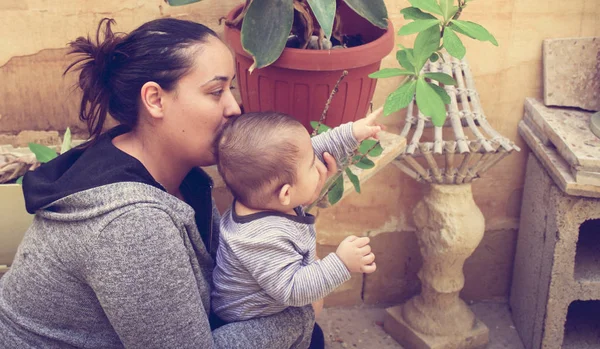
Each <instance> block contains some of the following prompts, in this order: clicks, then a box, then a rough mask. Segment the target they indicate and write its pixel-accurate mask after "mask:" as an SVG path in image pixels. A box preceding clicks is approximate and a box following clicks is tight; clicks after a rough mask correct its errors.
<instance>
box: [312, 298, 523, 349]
mask: <svg viewBox="0 0 600 349" xmlns="http://www.w3.org/2000/svg"><path fill="white" fill-rule="evenodd" d="M471 309H472V310H473V312H475V314H476V315H477V317H478V318H479V319H480V320H482V321H483V322H484V323H485V324H486V325H487V326H488V327H489V329H490V345H489V346H488V349H523V344H522V343H521V340H520V339H519V335H518V334H517V331H516V329H515V327H514V325H513V323H512V320H511V317H510V313H509V310H508V306H507V305H506V304H500V303H478V304H474V305H472V306H471ZM383 317H384V309H383V308H373V307H366V306H360V307H353V308H327V309H324V310H323V313H322V314H321V318H320V319H319V320H318V322H319V324H320V325H321V327H322V328H323V332H325V341H326V345H325V347H326V348H327V349H338V348H351V349H403V348H402V347H401V346H400V345H399V344H398V343H397V342H396V341H395V340H394V339H393V338H391V337H390V336H389V335H388V334H387V333H385V331H384V330H383V328H382V326H383ZM404 349H410V348H404Z"/></svg>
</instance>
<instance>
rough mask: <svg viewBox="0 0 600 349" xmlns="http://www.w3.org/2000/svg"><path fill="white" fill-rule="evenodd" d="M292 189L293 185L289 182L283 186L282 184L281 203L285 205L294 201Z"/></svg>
mask: <svg viewBox="0 0 600 349" xmlns="http://www.w3.org/2000/svg"><path fill="white" fill-rule="evenodd" d="M291 189H292V187H291V186H290V185H289V184H284V185H283V186H281V189H279V197H278V198H279V203H280V204H281V205H283V206H288V205H289V204H290V202H291V201H292V193H291Z"/></svg>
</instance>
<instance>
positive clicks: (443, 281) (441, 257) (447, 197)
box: [384, 183, 489, 349]
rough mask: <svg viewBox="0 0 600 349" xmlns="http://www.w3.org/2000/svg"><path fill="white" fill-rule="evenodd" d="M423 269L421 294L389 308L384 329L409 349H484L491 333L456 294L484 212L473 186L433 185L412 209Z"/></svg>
mask: <svg viewBox="0 0 600 349" xmlns="http://www.w3.org/2000/svg"><path fill="white" fill-rule="evenodd" d="M414 218H415V224H416V226H417V229H418V232H417V239H418V241H419V247H420V250H421V255H422V256H423V267H422V268H421V270H420V271H419V274H418V275H419V279H420V280H421V293H420V294H419V295H417V296H415V297H413V298H411V299H410V300H409V301H407V302H406V303H404V304H402V305H400V306H396V307H392V308H388V309H387V314H386V318H385V321H384V328H385V330H386V331H387V332H388V333H389V334H390V335H391V336H392V337H394V339H395V340H397V341H398V342H399V343H400V344H402V345H403V346H404V347H406V348H407V349H471V348H483V347H485V345H486V344H487V343H488V341H489V336H488V334H489V330H488V328H487V327H486V326H485V324H483V323H482V322H481V321H479V320H477V318H476V317H475V314H473V312H472V311H471V310H470V309H469V307H468V306H467V305H466V304H465V302H464V301H463V300H462V299H460V298H459V296H458V294H459V292H460V290H461V289H462V288H463V286H464V282H465V278H464V274H463V265H464V262H465V260H466V259H467V258H468V257H469V256H470V255H471V254H472V253H473V251H475V248H476V247H477V245H479V243H480V242H481V239H482V237H483V232H484V228H485V221H484V218H483V214H482V213H481V211H480V210H479V207H477V205H476V204H475V201H473V194H472V192H471V184H470V183H468V184H460V185H438V184H432V185H430V187H429V190H428V192H427V194H425V196H424V197H423V199H422V200H421V201H420V202H419V203H418V204H417V206H416V208H415V210H414Z"/></svg>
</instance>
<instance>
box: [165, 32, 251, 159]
mask: <svg viewBox="0 0 600 349" xmlns="http://www.w3.org/2000/svg"><path fill="white" fill-rule="evenodd" d="M194 55H195V62H194V66H193V68H192V70H191V71H190V72H189V73H188V74H186V75H185V76H183V77H182V78H181V79H180V80H179V81H178V82H177V86H176V88H175V89H174V90H173V91H170V92H167V94H166V96H165V98H166V100H165V102H166V103H165V104H164V108H165V109H164V113H165V121H166V123H165V124H166V125H165V126H166V127H167V129H168V134H169V136H168V138H169V143H170V144H171V147H172V150H173V154H174V155H175V156H177V157H180V158H181V160H182V163H185V164H186V165H189V166H209V165H214V164H215V157H214V154H213V141H214V137H215V134H216V131H217V129H218V128H219V127H220V126H221V125H222V124H223V123H224V122H225V120H226V119H227V118H228V117H231V116H234V115H238V114H240V107H239V105H238V103H237V101H236V100H235V98H234V96H233V94H232V93H231V90H232V89H233V86H232V83H233V79H234V78H235V68H234V59H233V56H232V54H231V52H230V51H229V49H228V48H227V47H226V46H225V44H223V43H222V42H221V41H220V40H219V39H217V38H215V37H212V36H210V37H209V39H208V41H207V42H206V43H204V44H202V46H201V48H200V49H199V50H197V51H195V53H194Z"/></svg>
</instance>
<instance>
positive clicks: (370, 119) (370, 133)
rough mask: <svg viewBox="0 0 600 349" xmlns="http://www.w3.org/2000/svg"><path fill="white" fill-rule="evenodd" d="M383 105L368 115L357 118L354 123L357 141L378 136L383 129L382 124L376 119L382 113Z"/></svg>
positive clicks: (353, 131)
mask: <svg viewBox="0 0 600 349" xmlns="http://www.w3.org/2000/svg"><path fill="white" fill-rule="evenodd" d="M382 112H383V107H379V108H377V109H376V110H375V111H374V112H372V113H371V114H369V115H367V116H366V117H364V118H362V119H360V120H356V121H355V122H354V123H353V124H352V133H353V134H354V138H356V140H357V141H359V142H361V141H363V140H365V139H367V138H370V137H373V138H377V133H378V132H379V131H381V125H379V124H378V123H376V122H375V119H377V117H379V116H380V115H381V113H382Z"/></svg>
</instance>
